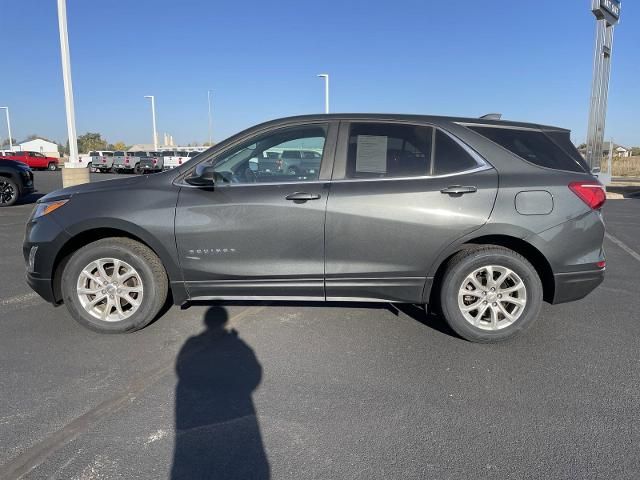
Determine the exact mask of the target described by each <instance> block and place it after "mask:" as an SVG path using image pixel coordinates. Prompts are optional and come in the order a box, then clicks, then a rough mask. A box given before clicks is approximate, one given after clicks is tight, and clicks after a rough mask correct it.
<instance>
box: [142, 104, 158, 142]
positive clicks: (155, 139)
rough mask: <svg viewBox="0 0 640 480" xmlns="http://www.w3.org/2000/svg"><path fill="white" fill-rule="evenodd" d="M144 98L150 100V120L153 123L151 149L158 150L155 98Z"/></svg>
mask: <svg viewBox="0 0 640 480" xmlns="http://www.w3.org/2000/svg"><path fill="white" fill-rule="evenodd" d="M144 98H150V99H151V119H152V123H153V149H154V150H158V132H157V131H156V97H155V96H153V95H145V96H144Z"/></svg>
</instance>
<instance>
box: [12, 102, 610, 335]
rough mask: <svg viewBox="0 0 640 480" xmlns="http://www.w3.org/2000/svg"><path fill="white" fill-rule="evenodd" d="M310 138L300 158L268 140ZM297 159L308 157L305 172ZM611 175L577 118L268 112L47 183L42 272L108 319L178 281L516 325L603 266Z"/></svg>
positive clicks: (126, 319)
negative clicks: (277, 162)
mask: <svg viewBox="0 0 640 480" xmlns="http://www.w3.org/2000/svg"><path fill="white" fill-rule="evenodd" d="M286 150H300V151H305V150H307V151H314V152H318V153H319V154H320V156H321V161H320V163H319V165H318V168H316V169H314V171H313V173H312V172H310V171H309V172H305V173H304V174H300V175H299V174H293V175H292V174H290V173H289V172H286V171H281V172H264V171H262V170H261V169H260V168H258V164H257V163H256V161H255V159H256V158H264V157H265V155H264V154H265V152H267V151H271V152H273V151H280V152H282V151H286ZM297 173H299V172H297ZM604 201H605V194H604V190H603V188H602V186H601V185H600V184H599V183H598V181H597V180H596V178H594V177H593V176H592V175H591V173H590V172H589V169H588V168H587V165H586V164H585V162H584V160H583V159H582V157H581V156H580V154H579V153H578V152H577V150H576V149H575V147H574V146H573V144H572V143H571V141H570V138H569V131H568V130H563V129H561V128H556V127H548V126H541V125H534V124H529V123H518V122H508V121H497V120H486V119H473V118H450V117H433V116H414V115H411V116H410V115H365V114H353V115H348V114H342V115H317V116H303V117H292V118H285V119H281V120H275V121H272V122H268V123H265V124H262V125H258V126H256V127H253V128H251V129H249V130H246V131H244V132H241V133H239V134H238V135H235V136H233V137H231V138H229V139H227V140H226V141H224V142H221V143H219V144H218V145H216V146H215V147H212V148H211V149H209V150H208V151H206V152H204V153H202V154H201V155H199V156H198V157H197V158H194V159H193V160H191V161H189V162H186V163H185V164H183V165H181V166H179V167H177V168H175V169H174V170H170V171H166V172H163V173H159V174H157V175H150V176H138V177H129V178H126V179H121V180H114V181H110V182H97V183H91V184H86V185H80V186H75V187H70V188H66V189H62V190H58V191H56V192H53V193H50V194H48V195H46V196H45V197H43V198H42V199H40V200H39V201H38V204H37V206H36V208H35V210H34V213H33V215H32V216H31V218H30V219H29V222H28V225H27V232H26V237H25V242H24V258H25V262H26V264H27V279H28V282H29V284H30V285H31V286H32V287H33V289H34V290H36V291H37V292H38V293H39V294H40V295H41V296H42V297H43V298H45V299H46V300H48V301H50V302H52V303H56V304H58V303H65V304H66V305H67V308H68V309H69V311H70V313H71V315H72V316H73V317H74V318H75V319H76V320H77V321H78V322H80V323H81V324H83V325H85V326H86V327H88V328H91V329H93V330H97V331H101V332H130V331H134V330H138V329H140V328H142V327H144V326H145V325H147V324H149V323H150V322H151V321H152V320H153V319H154V318H155V317H156V316H157V315H158V314H159V312H160V311H161V307H162V306H163V304H165V302H166V301H167V299H171V301H172V302H174V303H175V304H178V305H180V304H184V303H185V302H188V301H190V300H210V301H217V300H297V301H301V300H304V301H354V300H358V301H373V302H380V301H382V302H401V303H402V302H403V303H412V304H422V305H425V306H426V308H428V309H431V310H433V311H436V312H438V313H440V314H441V315H442V317H443V318H444V319H445V320H446V321H447V322H448V324H449V325H450V326H451V328H452V329H453V330H454V331H455V332H457V334H459V335H460V336H461V337H463V338H465V339H468V340H471V341H478V342H495V341H500V340H504V339H507V338H510V337H512V336H514V335H516V334H517V333H519V332H521V331H523V330H525V329H526V328H528V327H529V326H530V325H531V324H532V323H533V321H534V320H535V318H536V317H537V316H538V313H539V311H540V307H541V304H542V302H543V300H544V301H547V302H550V303H562V302H568V301H572V300H578V299H580V298H582V297H584V296H585V295H587V294H588V293H589V292H591V291H592V290H593V289H594V288H596V287H597V286H598V285H599V284H600V283H601V282H602V280H603V276H604V269H605V257H604V252H603V249H602V242H603V237H604V232H605V227H604V224H603V221H602V214H601V210H600V209H601V207H602V205H603V203H604Z"/></svg>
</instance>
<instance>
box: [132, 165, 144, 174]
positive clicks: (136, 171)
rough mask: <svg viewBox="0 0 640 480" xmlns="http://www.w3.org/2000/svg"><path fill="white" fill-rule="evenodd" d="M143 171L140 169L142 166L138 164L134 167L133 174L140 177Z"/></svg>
mask: <svg viewBox="0 0 640 480" xmlns="http://www.w3.org/2000/svg"><path fill="white" fill-rule="evenodd" d="M141 171H142V170H141V169H140V164H139V163H136V165H135V166H134V167H133V173H135V174H136V175H140V172H141Z"/></svg>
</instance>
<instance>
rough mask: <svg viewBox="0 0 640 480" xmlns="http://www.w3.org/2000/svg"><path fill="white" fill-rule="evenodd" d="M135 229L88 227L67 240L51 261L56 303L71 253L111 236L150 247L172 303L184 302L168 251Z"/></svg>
mask: <svg viewBox="0 0 640 480" xmlns="http://www.w3.org/2000/svg"><path fill="white" fill-rule="evenodd" d="M136 230H137V229H135V228H134V231H133V232H132V231H131V229H130V228H127V229H122V228H118V227H97V228H90V229H87V230H82V231H80V232H78V233H77V234H75V235H73V236H72V237H71V238H70V239H69V240H67V241H66V242H65V243H64V244H63V245H62V247H61V248H60V250H59V251H58V253H57V254H56V258H55V260H54V263H53V269H52V288H53V295H54V298H55V301H56V303H60V302H61V301H62V272H63V270H64V267H65V265H66V264H67V262H68V261H69V259H70V258H71V254H72V253H73V252H75V251H77V250H78V249H80V248H82V247H84V246H85V245H88V244H89V243H92V242H95V241H97V240H102V239H104V238H111V237H124V238H129V239H131V240H135V241H137V242H139V243H141V244H143V245H145V246H146V247H148V248H150V249H151V250H152V251H153V253H155V254H156V255H157V256H158V258H159V259H160V261H161V262H162V264H163V266H164V268H165V270H166V272H167V277H168V278H169V294H170V295H171V296H172V297H173V301H174V303H182V302H184V301H185V300H186V296H187V295H186V291H185V290H184V286H183V282H182V275H181V273H180V269H179V267H178V266H177V265H176V264H175V262H174V261H173V259H172V258H171V256H170V254H169V252H167V251H166V250H165V249H164V248H163V247H162V246H161V245H159V244H158V242H156V241H154V240H152V239H150V238H149V236H148V235H145V234H144V233H143V234H140V232H139V231H136Z"/></svg>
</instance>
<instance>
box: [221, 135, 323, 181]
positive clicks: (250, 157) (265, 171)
mask: <svg viewBox="0 0 640 480" xmlns="http://www.w3.org/2000/svg"><path fill="white" fill-rule="evenodd" d="M326 137H327V125H326V124H321V125H305V126H297V127H290V128H283V129H280V130H277V131H275V132H270V133H267V134H265V135H263V136H261V137H259V138H257V139H252V140H251V141H250V142H249V143H247V144H245V145H243V146H241V147H239V148H237V149H235V150H233V151H232V152H231V153H227V154H225V155H224V156H222V157H218V158H215V159H214V160H213V164H214V166H215V172H216V176H217V177H218V180H217V181H220V182H221V183H265V182H269V183H271V182H278V183H279V182H300V181H314V180H317V179H318V178H319V175H320V161H319V159H320V158H322V153H323V151H324V144H325V140H326ZM303 150H311V151H313V152H316V153H317V154H318V161H316V162H312V164H309V163H308V162H303V161H302V156H301V151H303Z"/></svg>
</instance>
